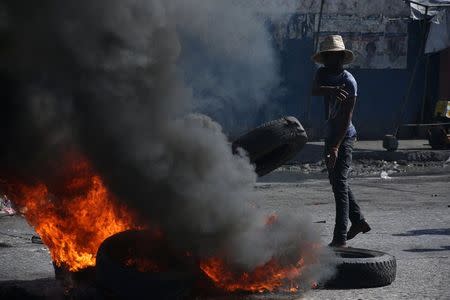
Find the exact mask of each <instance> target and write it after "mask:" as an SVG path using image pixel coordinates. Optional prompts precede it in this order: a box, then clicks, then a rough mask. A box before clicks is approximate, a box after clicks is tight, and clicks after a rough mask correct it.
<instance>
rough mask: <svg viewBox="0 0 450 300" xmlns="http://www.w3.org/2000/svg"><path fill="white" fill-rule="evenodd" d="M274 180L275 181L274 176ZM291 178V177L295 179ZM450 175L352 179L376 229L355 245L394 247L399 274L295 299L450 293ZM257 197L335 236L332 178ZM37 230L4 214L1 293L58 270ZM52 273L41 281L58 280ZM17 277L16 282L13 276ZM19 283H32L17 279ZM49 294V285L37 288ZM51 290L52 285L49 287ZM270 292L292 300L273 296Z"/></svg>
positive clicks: (264, 205) (268, 187)
mask: <svg viewBox="0 0 450 300" xmlns="http://www.w3.org/2000/svg"><path fill="white" fill-rule="evenodd" d="M272 181H275V180H272ZM291 181H292V180H291ZM449 182H450V175H449V174H440V175H434V176H425V175H424V176H414V177H409V176H402V177H394V178H392V179H390V180H389V179H381V178H356V179H353V180H352V185H353V187H354V192H355V195H357V197H358V199H359V202H360V204H361V206H362V209H363V211H364V213H365V215H366V218H367V220H368V221H369V222H370V224H371V225H372V231H371V232H370V233H368V234H365V235H359V236H358V237H357V238H355V240H354V241H352V242H351V243H350V246H352V247H358V248H369V249H374V250H380V251H385V252H389V253H390V254H392V255H394V256H395V257H396V258H397V264H398V267H397V279H396V281H395V282H394V283H393V284H392V285H391V286H388V287H383V288H374V289H360V290H313V291H311V292H309V293H307V294H306V295H302V296H295V297H294V296H290V297H288V298H290V299H295V298H299V297H300V299H450V287H449V278H450V184H449ZM257 189H258V190H259V191H260V192H262V193H263V195H264V197H263V198H262V199H261V200H260V202H259V203H258V206H259V207H260V208H261V209H264V210H266V211H267V212H274V211H280V210H284V209H288V210H290V211H294V212H295V211H298V212H302V211H303V212H307V213H308V214H309V215H310V216H311V218H312V221H314V222H319V221H326V223H316V224H315V225H316V226H318V228H319V229H320V232H321V235H322V240H323V242H324V243H327V242H329V240H330V234H331V231H332V225H333V219H334V203H333V199H332V194H331V189H330V187H329V185H328V183H327V181H326V180H325V179H308V180H300V181H293V182H281V181H280V180H278V182H261V183H258V184H257ZM32 234H33V231H32V229H31V228H30V227H28V225H27V224H26V223H25V222H24V220H23V219H21V218H20V217H5V216H4V217H0V281H2V282H3V283H0V295H1V287H2V286H4V285H5V284H6V283H5V282H6V281H11V280H13V281H17V280H28V281H30V280H34V279H39V278H41V279H42V278H51V277H53V268H52V265H51V261H50V258H49V255H48V251H47V250H46V248H45V247H44V246H43V245H39V244H33V243H31V236H32ZM52 282H53V281H52V280H46V281H42V282H41V281H37V282H36V283H42V285H41V286H46V287H47V290H48V289H49V288H50V287H51V286H52ZM8 284H10V283H8ZM16 285H18V286H26V285H27V286H32V284H31V285H30V283H28V284H26V283H23V282H20V283H17V282H16ZM37 292H40V293H43V291H42V290H40V291H38V290H37ZM49 293H50V292H48V291H47V292H46V294H49ZM258 298H264V299H286V297H282V296H278V295H272V296H266V297H258Z"/></svg>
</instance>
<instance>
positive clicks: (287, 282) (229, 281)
mask: <svg viewBox="0 0 450 300" xmlns="http://www.w3.org/2000/svg"><path fill="white" fill-rule="evenodd" d="M304 266H305V262H304V260H303V259H300V260H299V261H298V262H297V263H296V264H295V265H290V266H281V265H280V264H279V263H278V262H277V260H276V259H271V260H270V261H269V262H267V263H266V264H265V265H263V266H259V267H257V268H255V269H254V270H253V271H251V272H243V273H241V274H236V273H235V272H233V271H231V270H230V269H229V268H228V266H227V265H226V263H225V262H224V260H222V259H219V258H210V259H208V260H205V261H203V262H201V264H200V268H201V269H202V270H203V272H205V274H206V275H208V277H209V278H211V280H212V281H213V282H214V283H215V284H216V286H218V287H219V288H221V289H224V290H226V291H228V292H235V291H248V292H253V293H256V292H257V293H262V292H273V291H279V290H281V291H286V292H297V291H298V284H297V283H296V282H295V281H296V279H298V278H299V277H300V276H301V275H302V271H303V268H304Z"/></svg>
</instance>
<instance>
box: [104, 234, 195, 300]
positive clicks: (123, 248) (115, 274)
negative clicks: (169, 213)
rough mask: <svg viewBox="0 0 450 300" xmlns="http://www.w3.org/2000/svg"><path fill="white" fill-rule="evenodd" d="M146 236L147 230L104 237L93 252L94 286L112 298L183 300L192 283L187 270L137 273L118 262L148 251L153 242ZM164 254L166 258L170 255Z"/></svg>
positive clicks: (190, 275)
mask: <svg viewBox="0 0 450 300" xmlns="http://www.w3.org/2000/svg"><path fill="white" fill-rule="evenodd" d="M149 236H150V234H149V232H147V231H134V230H130V231H125V232H121V233H118V234H116V235H113V236H111V237H109V238H107V239H106V240H105V241H104V242H103V243H102V244H101V245H100V247H99V250H98V252H97V262H96V282H97V285H98V286H100V287H101V288H102V289H104V290H105V291H106V292H107V293H109V294H110V295H111V296H112V298H114V299H141V298H142V297H144V296H143V295H147V296H145V297H144V298H152V299H165V300H178V299H185V298H186V296H187V295H189V294H190V292H191V289H192V286H193V284H194V280H195V276H194V274H192V273H191V271H190V270H188V269H187V268H182V267H180V269H179V270H173V271H172V270H171V271H162V272H154V273H151V272H139V271H137V270H136V269H134V268H130V267H125V266H124V265H123V264H121V263H120V261H121V260H122V259H123V258H125V257H126V255H127V253H130V251H131V252H132V253H134V252H140V253H145V252H146V251H150V252H151V251H152V250H151V248H152V244H155V243H154V242H153V241H154V240H152V239H151V238H149ZM138 248H139V249H138ZM136 249H137V251H135V250H136ZM167 255H168V256H170V255H171V254H170V252H168V254H167Z"/></svg>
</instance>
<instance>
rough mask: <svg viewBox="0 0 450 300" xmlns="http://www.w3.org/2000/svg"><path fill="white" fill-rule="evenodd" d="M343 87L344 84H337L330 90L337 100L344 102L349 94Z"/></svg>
mask: <svg viewBox="0 0 450 300" xmlns="http://www.w3.org/2000/svg"><path fill="white" fill-rule="evenodd" d="M344 87H345V85H341V86H337V87H335V88H334V89H333V91H332V96H333V97H334V98H336V100H338V101H339V102H344V101H345V100H347V98H348V96H349V94H348V92H347V91H346V90H345V89H344Z"/></svg>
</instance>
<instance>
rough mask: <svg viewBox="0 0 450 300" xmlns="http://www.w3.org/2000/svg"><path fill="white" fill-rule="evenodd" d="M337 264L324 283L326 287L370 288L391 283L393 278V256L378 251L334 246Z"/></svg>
mask: <svg viewBox="0 0 450 300" xmlns="http://www.w3.org/2000/svg"><path fill="white" fill-rule="evenodd" d="M333 250H334V251H335V253H336V255H337V260H338V265H337V272H336V274H335V276H334V277H333V278H332V279H330V280H329V281H328V282H326V283H325V287H328V288H344V289H345V288H348V289H350V288H371V287H381V286H386V285H389V284H391V283H392V282H393V281H394V280H395V276H396V271H397V262H396V260H395V257H393V256H392V255H389V254H387V253H384V252H380V251H373V250H366V249H357V248H335V249H333Z"/></svg>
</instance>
